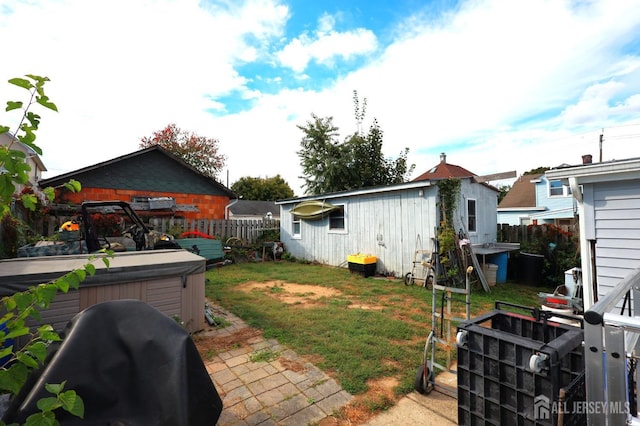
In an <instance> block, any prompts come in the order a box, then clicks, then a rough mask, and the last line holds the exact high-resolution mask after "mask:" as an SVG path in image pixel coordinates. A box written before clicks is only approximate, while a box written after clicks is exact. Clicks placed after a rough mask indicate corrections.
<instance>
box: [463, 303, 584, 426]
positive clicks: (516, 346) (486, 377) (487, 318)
mask: <svg viewBox="0 0 640 426" xmlns="http://www.w3.org/2000/svg"><path fill="white" fill-rule="evenodd" d="M532 312H534V311H533V310H532ZM583 338H584V337H583V331H582V329H580V328H577V327H573V326H570V325H566V324H559V323H551V322H546V321H545V320H543V319H536V318H534V317H528V316H525V315H521V314H517V313H514V312H509V311H505V310H500V309H496V310H494V311H492V312H489V313H487V314H485V315H481V316H479V317H477V318H475V319H473V320H469V321H465V322H463V323H462V324H461V325H460V326H459V327H458V334H457V339H456V340H457V344H458V385H457V386H458V424H460V425H514V426H515V425H532V426H538V425H557V424H558V410H562V409H563V408H564V407H566V406H567V404H566V401H571V406H572V405H573V403H574V402H576V401H584V400H585V396H584V350H583V348H582V341H583ZM561 395H562V401H565V402H561V401H560V400H561ZM559 401H560V402H559ZM571 406H570V407H569V408H571ZM567 411H568V412H566V413H563V424H564V425H571V424H585V423H586V415H585V414H584V413H583V412H580V411H579V410H570V409H569V410H567Z"/></svg>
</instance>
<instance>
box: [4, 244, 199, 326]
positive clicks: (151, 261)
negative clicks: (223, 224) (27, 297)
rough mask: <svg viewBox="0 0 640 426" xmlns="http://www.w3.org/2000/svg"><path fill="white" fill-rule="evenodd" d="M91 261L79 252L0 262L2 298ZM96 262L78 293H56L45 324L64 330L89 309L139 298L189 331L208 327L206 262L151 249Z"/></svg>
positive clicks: (44, 317)
mask: <svg viewBox="0 0 640 426" xmlns="http://www.w3.org/2000/svg"><path fill="white" fill-rule="evenodd" d="M89 257H91V256H90V255H88V254H79V255H69V256H43V257H26V258H18V259H7V260H0V297H2V296H7V295H12V294H14V293H16V292H19V291H23V290H26V289H27V288H29V287H31V286H33V285H36V284H41V283H45V282H48V281H51V280H54V279H56V278H59V277H61V276H63V275H64V274H66V273H67V272H70V271H72V270H75V269H78V268H81V267H82V266H84V265H85V264H86V263H87V261H88V259H89ZM93 264H94V265H95V267H96V273H95V275H93V276H89V275H88V274H87V278H86V280H85V281H83V282H82V283H81V284H80V287H79V289H78V290H70V291H69V292H68V293H62V292H60V293H58V294H57V295H56V297H55V299H54V301H53V302H52V303H51V305H50V306H49V307H48V308H47V309H44V310H43V311H42V315H41V316H42V319H41V321H40V323H41V324H50V325H52V326H53V327H54V329H55V330H58V331H60V330H62V329H63V328H64V327H65V326H66V325H67V323H68V322H69V320H70V319H71V318H73V316H74V315H75V314H77V313H79V312H80V311H82V310H84V309H85V308H87V307H89V306H92V305H95V304H97V303H101V302H106V301H110V300H124V299H135V300H141V301H143V302H146V303H148V304H149V305H151V306H153V307H155V308H156V309H158V310H159V311H160V312H162V313H164V314H165V315H167V316H169V317H171V318H175V319H179V320H180V321H181V322H182V323H183V326H184V328H185V329H186V330H187V331H188V332H189V333H193V332H196V331H199V330H202V329H203V328H204V326H205V317H204V304H205V298H204V283H205V276H204V274H205V271H206V259H205V258H203V257H201V256H198V255H196V254H194V253H191V252H189V251H187V250H150V251H137V252H123V253H116V254H115V256H114V258H112V259H109V264H110V266H109V268H107V267H106V266H105V264H104V263H103V262H102V260H97V261H94V262H93ZM31 325H35V324H31ZM105 326H106V325H105Z"/></svg>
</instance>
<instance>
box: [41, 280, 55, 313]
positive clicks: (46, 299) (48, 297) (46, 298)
mask: <svg viewBox="0 0 640 426" xmlns="http://www.w3.org/2000/svg"><path fill="white" fill-rule="evenodd" d="M56 282H57V281H56ZM37 293H38V294H37V297H38V302H40V305H41V306H43V307H45V308H46V307H48V306H49V304H50V303H51V302H52V301H53V299H54V298H55V297H56V294H57V293H58V286H57V285H56V283H53V284H46V285H41V286H39V287H38V290H37Z"/></svg>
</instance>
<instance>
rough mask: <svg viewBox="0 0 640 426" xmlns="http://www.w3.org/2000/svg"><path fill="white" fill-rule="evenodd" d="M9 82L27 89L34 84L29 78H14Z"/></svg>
mask: <svg viewBox="0 0 640 426" xmlns="http://www.w3.org/2000/svg"><path fill="white" fill-rule="evenodd" d="M9 83H11V84H13V85H15V86H18V87H22V88H25V89H31V88H32V87H33V84H31V82H30V81H29V80H25V79H24V78H18V77H16V78H12V79H11V80H9Z"/></svg>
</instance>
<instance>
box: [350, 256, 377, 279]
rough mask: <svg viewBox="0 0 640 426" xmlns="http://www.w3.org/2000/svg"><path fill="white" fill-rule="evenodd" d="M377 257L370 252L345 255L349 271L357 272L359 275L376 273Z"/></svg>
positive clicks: (365, 275) (366, 275) (367, 275)
mask: <svg viewBox="0 0 640 426" xmlns="http://www.w3.org/2000/svg"><path fill="white" fill-rule="evenodd" d="M377 261H378V259H377V258H376V257H375V256H373V255H370V254H360V253H358V254H350V255H348V256H347V262H349V271H351V272H357V273H359V274H360V275H362V276H364V277H365V278H366V277H371V276H373V275H374V274H375V273H376V262H377Z"/></svg>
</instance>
